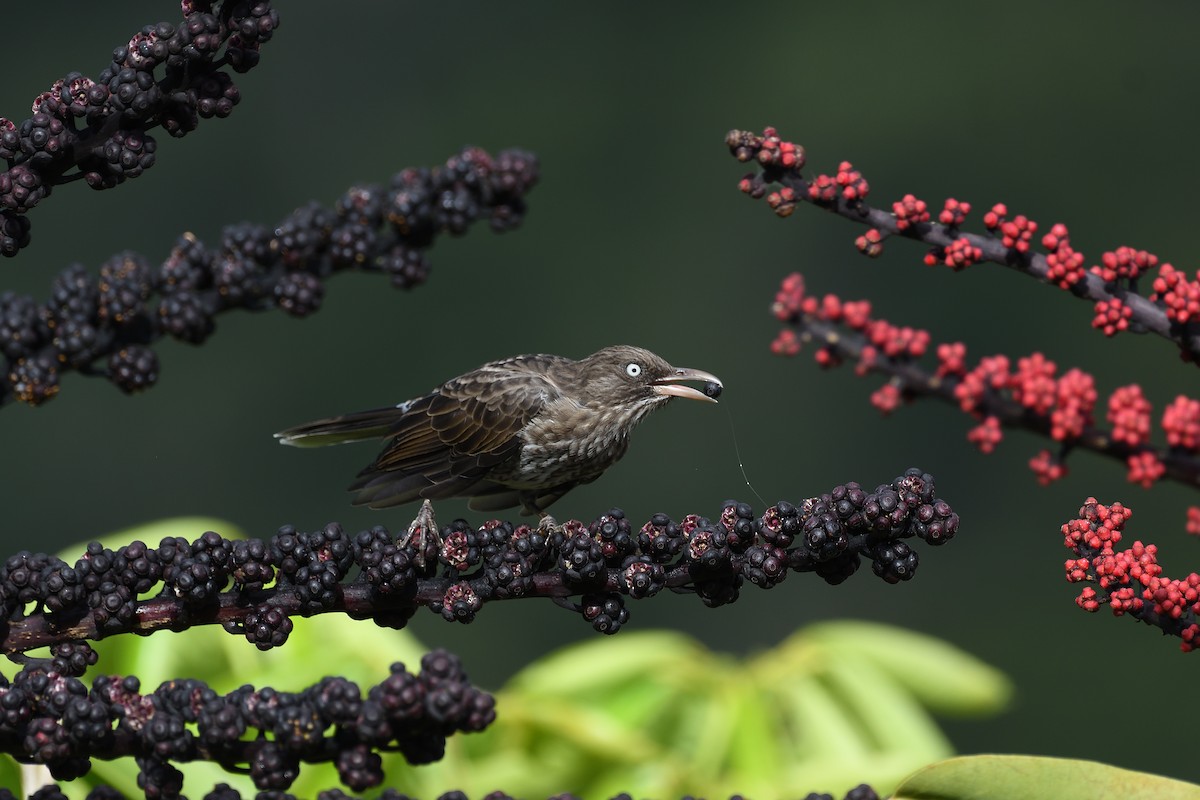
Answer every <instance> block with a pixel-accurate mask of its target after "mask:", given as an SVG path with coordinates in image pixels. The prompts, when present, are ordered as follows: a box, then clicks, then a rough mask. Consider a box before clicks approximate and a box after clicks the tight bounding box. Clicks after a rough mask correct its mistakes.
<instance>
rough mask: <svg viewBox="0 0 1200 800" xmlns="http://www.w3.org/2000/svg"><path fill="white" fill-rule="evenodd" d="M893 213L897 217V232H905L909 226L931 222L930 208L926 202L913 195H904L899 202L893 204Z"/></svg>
mask: <svg viewBox="0 0 1200 800" xmlns="http://www.w3.org/2000/svg"><path fill="white" fill-rule="evenodd" d="M892 213H893V214H895V215H896V230H900V231H902V230H904V229H905V228H907V227H908V226H909V225H913V224H915V223H918V222H928V221H929V208H928V206H926V205H925V201H924V200H918V199H917V198H916V197H914V196H913V195H911V194H906V195H904V197H903V198H901V199H900V201H899V202H896V203H892Z"/></svg>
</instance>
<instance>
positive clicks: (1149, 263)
mask: <svg viewBox="0 0 1200 800" xmlns="http://www.w3.org/2000/svg"><path fill="white" fill-rule="evenodd" d="M1100 261H1101V262H1102V263H1101V264H1098V265H1096V266H1094V267H1092V272H1094V273H1095V274H1097V275H1099V276H1100V278H1101V279H1102V280H1104V281H1106V282H1107V283H1115V282H1117V281H1118V280H1125V281H1135V280H1137V279H1138V278H1139V277H1141V275H1142V274H1143V273H1144V272H1146V271H1147V270H1149V269H1151V268H1152V267H1157V266H1158V256H1156V255H1154V254H1153V253H1147V252H1146V251H1145V250H1134V249H1133V248H1132V247H1125V246H1122V247H1118V248H1117V249H1116V250H1114V251H1112V252H1111V253H1105V254H1104V255H1102V256H1101V257H1100Z"/></svg>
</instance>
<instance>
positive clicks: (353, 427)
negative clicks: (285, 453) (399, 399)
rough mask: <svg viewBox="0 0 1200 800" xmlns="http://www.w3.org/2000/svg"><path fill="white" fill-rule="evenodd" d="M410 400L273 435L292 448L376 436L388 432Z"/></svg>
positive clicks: (366, 438)
mask: <svg viewBox="0 0 1200 800" xmlns="http://www.w3.org/2000/svg"><path fill="white" fill-rule="evenodd" d="M412 403H413V401H412V400H409V401H406V402H404V403H401V404H400V405H397V406H387V407H385V408H373V409H371V410H370V411H356V412H355V413H353V414H343V415H342V416H340V417H329V418H328V419H318V420H314V421H313V422H306V423H304V424H303V425H297V426H296V427H294V428H288V429H287V430H284V431H280V432H279V433H277V434H275V438H276V439H278V440H279V443H280V444H290V445H292V446H293V447H324V446H325V445H330V444H348V443H350V442H361V441H366V440H368V439H379V438H381V437H383V436H387V435H388V434H389V433H391V432H392V428H393V426H394V425H395V424H396V422H397V420H399V419H400V418H401V417H403V416H404V414H405V413H406V412H407V411H408V410H409V409H410V408H411V407H412Z"/></svg>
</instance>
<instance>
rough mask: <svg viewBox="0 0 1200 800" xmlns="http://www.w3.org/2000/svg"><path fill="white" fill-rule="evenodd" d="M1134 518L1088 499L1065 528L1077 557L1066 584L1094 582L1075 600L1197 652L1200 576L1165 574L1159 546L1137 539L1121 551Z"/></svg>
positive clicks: (1116, 506)
mask: <svg viewBox="0 0 1200 800" xmlns="http://www.w3.org/2000/svg"><path fill="white" fill-rule="evenodd" d="M1132 515H1133V511H1132V509H1129V508H1126V507H1125V506H1123V505H1121V504H1120V503H1113V504H1112V505H1111V506H1105V505H1101V504H1100V503H1098V502H1097V501H1096V498H1094V497H1089V498H1088V499H1087V501H1086V502H1085V503H1084V504H1083V506H1082V507H1081V508H1080V509H1079V515H1078V516H1077V517H1076V518H1075V519H1073V520H1071V521H1070V522H1068V523H1067V524H1065V525H1063V526H1062V534H1063V544H1064V545H1066V547H1067V549H1068V550H1070V551H1071V552H1072V553H1074V554H1075V558H1073V559H1068V560H1067V562H1066V571H1067V581H1069V582H1070V583H1081V582H1086V583H1089V584H1091V585H1089V586H1087V587H1086V588H1084V589H1083V591H1082V592H1080V593H1079V596H1078V597H1077V598H1076V599H1075V602H1076V604H1077V605H1078V606H1079V607H1080V608H1082V609H1083V610H1084V611H1092V612H1095V611H1099V610H1100V607H1101V606H1102V605H1105V604H1107V605H1108V606H1109V608H1111V609H1112V612H1113V615H1115V616H1118V617H1120V616H1123V615H1128V616H1130V617H1133V618H1134V619H1137V620H1140V621H1142V622H1144V623H1146V624H1147V625H1153V626H1155V627H1157V628H1160V629H1161V630H1162V631H1163V633H1167V634H1170V635H1172V636H1178V637H1179V638H1180V639H1181V640H1182V642H1181V644H1180V648H1181V649H1182V650H1183V651H1184V652H1185V653H1186V652H1189V651H1191V650H1194V649H1196V648H1197V647H1200V575H1197V574H1196V573H1195V572H1191V573H1189V574H1188V575H1186V576H1185V577H1183V578H1168V577H1167V576H1165V575H1163V569H1162V566H1160V565H1159V563H1158V548H1157V547H1156V546H1155V545H1152V544H1143V543H1142V542H1140V541H1138V542H1134V543H1133V546H1132V547H1129V548H1127V549H1125V550H1118V549H1117V545H1118V543H1119V542H1120V541H1121V537H1122V532H1123V531H1124V528H1125V525H1126V523H1128V521H1129V518H1130V517H1131V516H1132ZM1093 587H1095V588H1093Z"/></svg>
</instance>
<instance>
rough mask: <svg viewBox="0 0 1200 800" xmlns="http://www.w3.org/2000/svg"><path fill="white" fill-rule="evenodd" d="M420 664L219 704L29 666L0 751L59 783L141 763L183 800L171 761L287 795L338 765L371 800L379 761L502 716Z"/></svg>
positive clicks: (454, 677) (170, 684)
mask: <svg viewBox="0 0 1200 800" xmlns="http://www.w3.org/2000/svg"><path fill="white" fill-rule="evenodd" d="M89 650H90V648H89ZM75 655H80V653H79V651H76V653H75ZM90 656H91V658H90V659H86V660H90V661H91V662H92V663H95V660H96V658H95V656H96V653H95V651H94V650H90ZM421 666H422V672H421V674H420V675H415V674H411V673H409V672H408V671H407V670H406V669H405V667H404V665H403V664H399V663H396V664H393V665H392V667H391V675H390V676H389V677H387V678H386V679H384V680H383V681H381V682H380V683H378V684H376V685H375V686H372V687H371V688H370V689H369V690H368V691H367V692H366V694H365V695H364V694H363V693H362V691H361V690H360V689H359V687H358V685H357V684H355V683H354V682H352V681H349V680H347V679H345V678H340V677H330V678H324V679H322V680H321V681H320V682H318V683H317V684H315V685H313V686H311V687H309V688H307V689H305V690H303V691H301V692H298V693H291V692H282V691H277V690H275V689H272V688H270V687H263V688H260V689H255V688H254V687H253V686H243V687H241V688H239V689H236V690H234V691H232V692H230V693H229V694H225V695H220V694H217V693H216V692H215V691H213V690H212V689H211V688H209V687H208V686H207V685H206V684H205V683H204V682H203V681H199V680H172V681H167V682H166V683H163V684H162V685H161V686H159V687H158V689H156V690H154V691H152V692H145V693H143V692H142V691H141V685H140V683H139V681H138V679H137V678H135V677H126V678H122V677H121V676H118V675H105V676H101V677H98V678H96V680H95V682H94V683H93V685H92V688H91V690H90V691H89V690H88V688H87V686H85V685H84V684H83V683H82V682H81V681H80V680H79V679H78V675H79V674H82V670H80V671H79V672H78V673H75V672H73V671H60V670H61V669H62V666H61V664H59V663H51V664H43V663H31V664H29V665H27V666H26V667H25V668H24V669H22V670H21V671H20V672H19V673H17V675H16V676H15V678H14V679H13V681H12V683H11V684H10V683H8V681H4V683H3V685H2V686H0V705H2V706H3V711H2V712H0V751H3V752H6V753H9V754H11V755H13V756H14V757H15V758H16V759H17V760H18V761H21V762H25V763H37V764H44V765H45V766H46V767H47V768H48V769H49V771H50V774H51V775H52V776H53V777H54V778H55V779H57V780H74V779H75V778H78V777H81V776H83V775H85V774H87V772H88V771H89V770H90V769H91V760H92V759H93V758H98V759H102V760H106V761H111V760H113V759H117V758H128V757H134V758H136V759H137V762H138V766H139V767H140V768H141V772H140V774H139V775H138V785H139V786H140V787H141V788H142V789H143V790H145V791H146V793H147V797H178V796H180V795H179V792H180V790H181V789H182V787H183V774H182V773H181V772H179V771H178V770H177V769H176V768H175V767H174V766H172V764H173V763H187V762H194V761H211V762H214V763H216V764H219V765H220V766H221V767H222V768H224V769H225V770H226V771H229V772H245V773H249V775H250V776H251V778H252V779H253V780H254V783H255V785H256V786H257V787H258V788H259V789H262V790H268V789H275V790H284V789H287V788H288V787H289V786H291V784H292V783H293V782H294V781H295V780H296V778H297V777H298V776H299V771H300V764H301V763H308V764H316V763H322V762H332V763H333V764H334V765H335V766H336V768H337V771H338V777H339V778H340V779H341V781H342V782H343V783H345V784H346V785H347V786H349V787H351V788H352V789H355V790H357V791H362V790H365V789H369V788H371V787H374V786H378V785H379V784H381V783H382V782H383V779H384V774H383V768H382V761H381V759H380V756H379V753H381V752H391V751H399V752H400V753H401V754H403V755H404V757H405V759H406V760H407V761H408V762H409V763H411V764H427V763H430V762H432V761H436V760H438V759H440V758H441V757H442V754H443V753H444V751H445V747H446V739H447V737H449V736H451V735H453V734H455V733H460V732H462V733H474V732H478V731H482V730H483V729H485V728H486V727H487V726H488V725H490V724H491V723H492V722H493V721H494V720H495V718H496V712H495V701H494V700H493V698H492V696H491V695H489V694H486V693H485V692H482V691H480V690H479V689H477V688H476V687H474V686H472V685H471V684H470V683H469V682H468V681H467V676H466V674H465V673H464V672H463V669H462V664H461V663H460V662H459V660H458V658H457V657H455V656H453V655H451V654H450V653H447V652H446V651H444V650H435V651H433V652H430V653H428V654H426V655H425V656H424V657H423V658H422V659H421ZM0 796H3V791H2V790H0ZM9 796H11V795H9Z"/></svg>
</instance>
